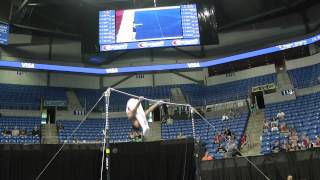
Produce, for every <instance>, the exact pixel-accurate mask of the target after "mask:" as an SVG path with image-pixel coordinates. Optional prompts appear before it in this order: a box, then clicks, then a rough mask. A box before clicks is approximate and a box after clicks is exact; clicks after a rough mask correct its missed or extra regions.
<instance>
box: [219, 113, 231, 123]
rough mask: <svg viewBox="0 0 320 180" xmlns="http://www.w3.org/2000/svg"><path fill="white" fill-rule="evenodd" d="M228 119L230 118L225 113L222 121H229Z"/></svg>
mask: <svg viewBox="0 0 320 180" xmlns="http://www.w3.org/2000/svg"><path fill="white" fill-rule="evenodd" d="M228 119H229V117H228V115H227V113H223V115H222V118H221V120H222V121H224V120H228Z"/></svg>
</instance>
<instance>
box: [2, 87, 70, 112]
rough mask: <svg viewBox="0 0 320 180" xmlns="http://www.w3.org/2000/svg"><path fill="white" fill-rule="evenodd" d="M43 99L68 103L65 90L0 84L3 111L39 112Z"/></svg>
mask: <svg viewBox="0 0 320 180" xmlns="http://www.w3.org/2000/svg"><path fill="white" fill-rule="evenodd" d="M41 99H43V100H59V101H67V97H66V93H65V89H64V88H56V87H46V86H26V85H13V84H0V102H1V103H0V108H1V109H30V110H31V109H32V110H37V109H38V110H39V109H40V104H41Z"/></svg>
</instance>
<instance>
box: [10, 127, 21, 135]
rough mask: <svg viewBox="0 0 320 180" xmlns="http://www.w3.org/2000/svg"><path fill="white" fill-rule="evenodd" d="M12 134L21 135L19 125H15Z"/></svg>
mask: <svg viewBox="0 0 320 180" xmlns="http://www.w3.org/2000/svg"><path fill="white" fill-rule="evenodd" d="M11 135H12V136H19V135H20V130H19V129H18V127H17V126H15V127H14V129H13V130H12V131H11Z"/></svg>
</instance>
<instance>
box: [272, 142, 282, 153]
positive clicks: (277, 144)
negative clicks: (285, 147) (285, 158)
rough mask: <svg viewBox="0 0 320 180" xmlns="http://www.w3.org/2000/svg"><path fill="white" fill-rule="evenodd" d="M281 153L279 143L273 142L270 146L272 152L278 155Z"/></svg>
mask: <svg viewBox="0 0 320 180" xmlns="http://www.w3.org/2000/svg"><path fill="white" fill-rule="evenodd" d="M280 151H281V146H280V142H279V141H278V140H276V141H275V143H274V145H273V146H272V152H273V153H278V152H280Z"/></svg>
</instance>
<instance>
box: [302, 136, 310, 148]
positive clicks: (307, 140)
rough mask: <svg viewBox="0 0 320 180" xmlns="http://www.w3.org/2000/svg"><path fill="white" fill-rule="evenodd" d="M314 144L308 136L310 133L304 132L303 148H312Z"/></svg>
mask: <svg viewBox="0 0 320 180" xmlns="http://www.w3.org/2000/svg"><path fill="white" fill-rule="evenodd" d="M312 147H313V144H312V141H311V140H310V138H309V137H308V135H306V134H304V135H303V136H302V144H301V148H302V149H309V148H312Z"/></svg>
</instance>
